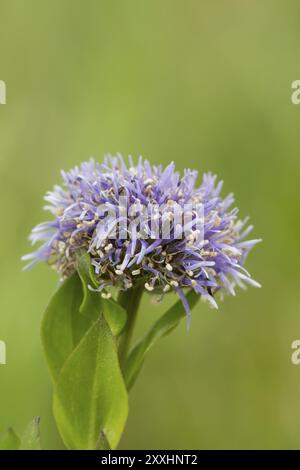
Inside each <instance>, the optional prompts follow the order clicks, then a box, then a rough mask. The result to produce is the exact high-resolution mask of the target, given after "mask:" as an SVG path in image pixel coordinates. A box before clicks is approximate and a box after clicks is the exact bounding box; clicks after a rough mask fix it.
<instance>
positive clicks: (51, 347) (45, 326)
mask: <svg viewBox="0 0 300 470" xmlns="http://www.w3.org/2000/svg"><path fill="white" fill-rule="evenodd" d="M81 302H82V284H81V281H80V279H79V277H78V274H77V273H74V274H73V275H72V276H71V277H70V278H68V279H67V280H66V281H65V282H64V283H63V284H62V285H61V286H60V287H59V289H58V290H57V291H56V293H55V294H54V295H53V297H52V299H51V300H50V303H49V305H48V307H47V309H46V311H45V314H44V318H43V321H42V327H41V335H42V342H43V346H44V350H45V354H46V359H47V363H48V366H49V369H50V373H51V376H52V379H53V381H54V382H56V380H57V378H58V375H59V372H60V370H61V368H62V366H63V364H64V363H65V361H66V359H67V358H68V357H69V355H70V354H71V352H72V351H73V349H74V347H75V346H76V344H78V341H79V340H80V339H81V338H82V336H83V334H84V333H85V332H86V330H87V329H88V328H89V326H90V325H91V320H90V319H89V318H87V317H86V316H84V315H81V314H80V312H79V307H80V305H81ZM98 315H99V312H98Z"/></svg>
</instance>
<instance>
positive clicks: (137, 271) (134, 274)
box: [131, 269, 141, 276]
mask: <svg viewBox="0 0 300 470" xmlns="http://www.w3.org/2000/svg"><path fill="white" fill-rule="evenodd" d="M131 274H132V275H133V276H138V275H139V274H141V270H140V269H135V270H134V271H132V273H131Z"/></svg>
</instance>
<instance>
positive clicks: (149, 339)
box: [124, 291, 199, 390]
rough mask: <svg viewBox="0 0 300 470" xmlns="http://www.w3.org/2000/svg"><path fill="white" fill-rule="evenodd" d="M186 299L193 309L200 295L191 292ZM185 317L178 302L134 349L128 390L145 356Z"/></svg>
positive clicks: (127, 374) (127, 372) (128, 368)
mask: <svg viewBox="0 0 300 470" xmlns="http://www.w3.org/2000/svg"><path fill="white" fill-rule="evenodd" d="M186 297H187V301H188V303H189V306H190V308H191V309H192V308H193V306H194V305H195V304H196V302H197V301H198V299H199V295H197V294H196V293H195V292H194V291H191V292H189V293H188V294H187V296H186ZM184 317H186V312H185V310H184V307H183V304H182V302H181V300H178V301H177V302H176V303H175V304H174V305H173V306H172V307H171V308H170V309H169V310H168V311H167V312H166V313H165V314H164V315H163V316H162V317H161V318H160V319H159V320H158V321H157V322H156V323H154V325H153V326H152V328H150V330H149V331H148V332H147V333H146V334H145V335H144V336H143V337H142V338H141V340H140V341H139V342H138V343H137V344H136V346H135V347H134V348H133V349H132V351H131V352H130V354H129V357H128V359H127V362H126V366H125V370H124V375H125V382H126V385H127V389H128V390H129V389H130V388H131V387H132V386H133V384H134V382H135V380H136V378H137V376H138V374H139V372H140V370H141V368H142V365H143V363H144V360H145V356H146V354H147V352H148V351H149V350H150V348H151V347H152V346H153V345H154V343H155V342H156V341H157V340H158V339H159V338H161V337H162V336H165V335H167V334H168V333H170V332H171V331H172V330H173V329H174V328H175V327H176V326H177V325H178V324H179V322H180V320H181V319H182V318H184Z"/></svg>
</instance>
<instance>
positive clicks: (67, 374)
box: [53, 315, 128, 450]
mask: <svg viewBox="0 0 300 470" xmlns="http://www.w3.org/2000/svg"><path fill="white" fill-rule="evenodd" d="M53 409H54V415H55V418H56V422H57V425H58V429H59V431H60V434H61V436H62V438H63V440H64V442H65V444H66V446H67V447H68V448H70V449H82V450H91V449H99V448H107V447H108V446H109V447H110V448H112V449H114V448H116V446H117V444H118V442H119V439H120V437H121V434H122V432H123V428H124V425H125V422H126V419H127V414H128V398H127V391H126V387H125V384H124V380H123V377H122V374H121V370H120V366H119V362H118V355H117V349H116V345H115V339H114V338H113V336H112V333H111V330H110V328H109V326H108V324H107V322H106V320H105V317H104V316H103V315H101V316H100V318H99V319H98V320H97V321H96V322H94V324H93V325H92V326H91V327H90V328H89V330H88V331H87V332H86V334H85V335H84V337H83V338H82V340H81V341H80V343H79V344H78V346H77V347H76V348H75V350H74V351H73V353H72V354H71V355H70V357H69V358H68V360H67V361H66V363H65V365H64V367H63V369H62V371H61V373H60V376H59V380H58V383H57V385H56V387H55V394H54V403H53Z"/></svg>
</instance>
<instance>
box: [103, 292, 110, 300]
mask: <svg viewBox="0 0 300 470" xmlns="http://www.w3.org/2000/svg"><path fill="white" fill-rule="evenodd" d="M101 297H102V299H110V298H111V293H110V292H102V294H101Z"/></svg>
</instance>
